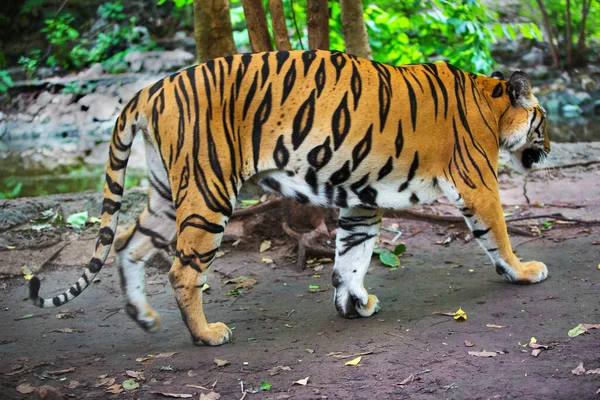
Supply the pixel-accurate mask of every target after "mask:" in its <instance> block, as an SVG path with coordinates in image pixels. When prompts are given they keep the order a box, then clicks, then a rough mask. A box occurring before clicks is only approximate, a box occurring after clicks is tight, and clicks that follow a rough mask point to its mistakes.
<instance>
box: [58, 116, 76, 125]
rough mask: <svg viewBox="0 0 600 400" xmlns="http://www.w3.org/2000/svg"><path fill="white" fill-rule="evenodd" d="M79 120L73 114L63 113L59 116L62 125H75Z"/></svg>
mask: <svg viewBox="0 0 600 400" xmlns="http://www.w3.org/2000/svg"><path fill="white" fill-rule="evenodd" d="M76 122H77V121H76V119H75V116H74V115H73V114H63V115H61V116H60V117H59V118H58V123H59V124H61V125H73V124H75V123H76Z"/></svg>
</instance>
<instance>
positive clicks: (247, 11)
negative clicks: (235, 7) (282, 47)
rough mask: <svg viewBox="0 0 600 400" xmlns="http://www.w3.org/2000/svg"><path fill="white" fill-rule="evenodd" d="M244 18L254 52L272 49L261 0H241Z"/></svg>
mask: <svg viewBox="0 0 600 400" xmlns="http://www.w3.org/2000/svg"><path fill="white" fill-rule="evenodd" d="M242 6H243V7H244V18H245V19H246V27H247V28H248V36H249V37H250V47H251V48H252V51H254V52H260V51H272V50H273V44H272V43H271V36H270V35H269V28H268V26H267V16H266V15H265V9H264V8H263V5H262V1H261V0H242Z"/></svg>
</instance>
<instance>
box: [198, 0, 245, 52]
mask: <svg viewBox="0 0 600 400" xmlns="http://www.w3.org/2000/svg"><path fill="white" fill-rule="evenodd" d="M194 38H195V39H196V56H197V57H198V63H202V62H204V61H207V60H211V59H213V58H216V57H222V56H227V55H229V54H234V53H236V49H235V43H234V42H233V28H232V27H231V18H230V17H229V0H210V1H209V0H194Z"/></svg>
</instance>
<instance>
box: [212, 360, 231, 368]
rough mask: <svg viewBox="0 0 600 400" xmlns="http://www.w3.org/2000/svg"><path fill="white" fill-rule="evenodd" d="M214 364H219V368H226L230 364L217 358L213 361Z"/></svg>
mask: <svg viewBox="0 0 600 400" xmlns="http://www.w3.org/2000/svg"><path fill="white" fill-rule="evenodd" d="M213 362H214V363H215V364H217V367H224V366H226V365H227V364H229V361H227V360H222V359H220V358H215V359H214V360H213Z"/></svg>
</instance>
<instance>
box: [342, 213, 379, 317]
mask: <svg viewBox="0 0 600 400" xmlns="http://www.w3.org/2000/svg"><path fill="white" fill-rule="evenodd" d="M382 215H383V212H382V211H380V210H365V209H360V208H342V209H341V210H340V216H339V221H338V231H337V235H336V249H335V264H334V266H333V286H334V288H335V298H334V303H335V307H336V309H337V311H338V313H339V314H340V315H341V316H343V317H346V318H357V317H370V316H371V315H373V314H374V313H376V312H378V311H379V300H378V299H377V297H376V296H374V295H372V294H368V293H367V290H366V289H365V287H364V284H363V280H364V277H365V274H366V273H367V269H368V268H369V263H370V262H371V255H372V254H373V247H374V246H375V240H376V238H377V233H378V232H379V225H380V224H381V216H382Z"/></svg>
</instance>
